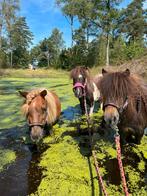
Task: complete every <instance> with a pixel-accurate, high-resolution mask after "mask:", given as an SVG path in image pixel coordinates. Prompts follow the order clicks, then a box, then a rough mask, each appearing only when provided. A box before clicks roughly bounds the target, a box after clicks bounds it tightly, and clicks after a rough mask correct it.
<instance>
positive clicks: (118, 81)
mask: <svg viewBox="0 0 147 196" xmlns="http://www.w3.org/2000/svg"><path fill="white" fill-rule="evenodd" d="M102 74H103V77H102V79H101V81H100V91H101V96H102V101H103V110H104V120H105V122H106V124H107V125H109V126H110V127H113V126H115V125H117V124H118V123H119V121H120V116H121V114H122V113H123V112H124V110H126V108H127V106H128V96H129V95H130V94H132V92H133V89H131V88H132V82H131V79H130V70H129V69H126V70H125V71H124V72H112V73H109V72H107V71H106V70H104V69H102Z"/></svg>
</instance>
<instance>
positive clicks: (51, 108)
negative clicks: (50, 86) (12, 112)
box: [22, 88, 57, 125]
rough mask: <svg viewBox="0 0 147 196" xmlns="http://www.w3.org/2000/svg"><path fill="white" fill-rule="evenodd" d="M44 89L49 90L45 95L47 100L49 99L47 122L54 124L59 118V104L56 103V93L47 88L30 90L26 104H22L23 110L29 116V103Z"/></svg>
mask: <svg viewBox="0 0 147 196" xmlns="http://www.w3.org/2000/svg"><path fill="white" fill-rule="evenodd" d="M43 90H46V91H47V95H46V96H45V100H46V101H47V119H46V121H47V124H50V125H52V124H53V123H54V122H55V121H56V120H57V105H56V100H55V97H54V94H53V93H52V92H50V91H48V90H47V89H45V88H43V89H35V90H32V91H30V92H29V93H28V94H27V97H26V100H25V102H24V104H23V105H22V112H23V114H24V115H25V116H26V117H27V115H28V109H29V104H30V103H31V102H32V100H33V99H34V98H35V97H37V96H38V95H39V94H40V92H42V91H43Z"/></svg>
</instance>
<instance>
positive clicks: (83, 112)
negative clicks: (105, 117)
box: [79, 97, 85, 114]
mask: <svg viewBox="0 0 147 196" xmlns="http://www.w3.org/2000/svg"><path fill="white" fill-rule="evenodd" d="M79 101H80V107H81V111H82V114H85V106H84V99H83V97H82V98H80V99H79Z"/></svg>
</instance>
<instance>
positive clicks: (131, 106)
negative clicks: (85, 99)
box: [100, 69, 147, 144]
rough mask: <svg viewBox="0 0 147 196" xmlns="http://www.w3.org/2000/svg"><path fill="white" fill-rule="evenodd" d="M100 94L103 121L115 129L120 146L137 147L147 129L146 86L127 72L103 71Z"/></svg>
mask: <svg viewBox="0 0 147 196" xmlns="http://www.w3.org/2000/svg"><path fill="white" fill-rule="evenodd" d="M102 74H103V77H102V78H101V81H100V92H101V96H102V101H103V110H104V121H105V122H106V124H107V125H109V126H110V127H113V126H114V125H117V126H118V128H119V131H120V135H121V140H122V141H123V142H133V143H136V144H139V143H140V141H141V138H142V136H143V133H144V129H145V128H146V127H147V86H146V84H145V83H144V82H143V81H142V80H141V79H140V78H139V77H138V76H136V75H134V74H131V73H130V70H129V69H126V70H125V71H124V72H112V73H109V72H107V71H106V70H104V69H103V70H102Z"/></svg>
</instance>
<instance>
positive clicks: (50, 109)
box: [19, 89, 61, 141]
mask: <svg viewBox="0 0 147 196" xmlns="http://www.w3.org/2000/svg"><path fill="white" fill-rule="evenodd" d="M19 93H20V95H21V96H23V97H24V98H25V102H24V104H23V105H22V111H23V113H24V115H25V116H26V118H27V121H28V125H29V128H30V136H31V139H32V140H33V141H39V140H40V139H41V138H42V137H43V136H44V131H45V128H48V126H52V125H53V124H54V123H55V122H56V120H57V119H58V118H59V116H60V113H61V104H60V101H59V98H58V96H57V95H56V94H55V93H53V92H51V91H48V90H47V89H35V90H32V91H30V92H21V91H19Z"/></svg>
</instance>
